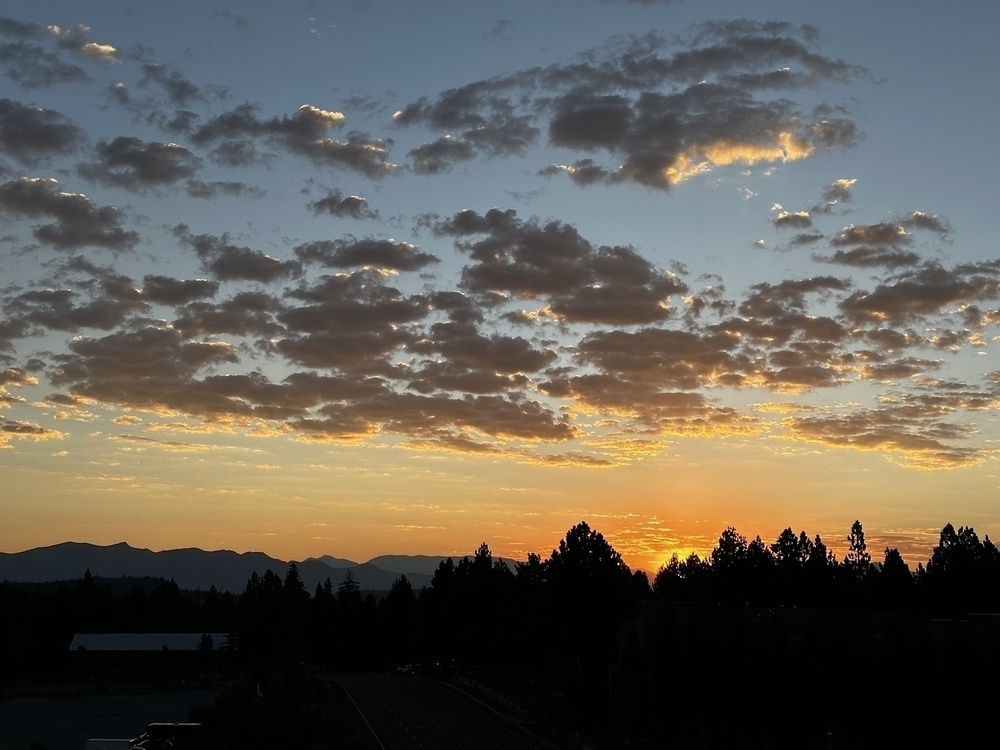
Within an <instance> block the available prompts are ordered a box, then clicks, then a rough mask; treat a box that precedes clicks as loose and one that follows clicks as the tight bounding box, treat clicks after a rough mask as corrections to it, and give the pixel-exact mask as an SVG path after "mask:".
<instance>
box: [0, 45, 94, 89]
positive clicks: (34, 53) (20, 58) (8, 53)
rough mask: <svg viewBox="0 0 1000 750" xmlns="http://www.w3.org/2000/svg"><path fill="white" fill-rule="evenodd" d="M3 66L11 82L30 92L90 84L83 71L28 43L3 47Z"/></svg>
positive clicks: (0, 59) (0, 47) (0, 53)
mask: <svg viewBox="0 0 1000 750" xmlns="http://www.w3.org/2000/svg"><path fill="white" fill-rule="evenodd" d="M0 65H3V66H4V68H5V71H4V72H5V73H6V74H7V77H8V78H10V79H11V80H13V81H15V82H17V83H18V84H20V85H21V86H23V87H24V88H26V89H38V88H46V87H49V86H55V85H57V84H61V83H82V82H85V81H89V80H90V76H88V75H87V74H86V72H84V70H83V69H82V68H80V67H78V66H76V65H73V64H71V63H67V62H65V61H63V60H62V59H60V57H59V56H58V55H56V54H54V53H52V52H46V51H45V50H44V49H42V48H41V47H39V46H38V45H36V44H29V43H27V42H4V43H0Z"/></svg>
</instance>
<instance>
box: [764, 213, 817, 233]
mask: <svg viewBox="0 0 1000 750" xmlns="http://www.w3.org/2000/svg"><path fill="white" fill-rule="evenodd" d="M772 221H773V223H774V226H775V227H777V228H779V229H781V228H784V227H790V228H792V229H807V228H808V227H811V226H812V223H813V222H812V217H811V216H810V215H809V212H808V211H796V212H795V213H789V212H788V211H782V212H781V213H779V214H778V215H777V216H775V217H774V219H772Z"/></svg>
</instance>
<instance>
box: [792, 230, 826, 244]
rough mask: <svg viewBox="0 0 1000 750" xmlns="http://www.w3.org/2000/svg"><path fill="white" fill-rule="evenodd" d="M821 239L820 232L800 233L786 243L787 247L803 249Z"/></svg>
mask: <svg viewBox="0 0 1000 750" xmlns="http://www.w3.org/2000/svg"><path fill="white" fill-rule="evenodd" d="M822 239H823V235H822V233H820V232H802V233H800V234H797V235H795V236H794V237H792V239H790V240H789V241H788V245H789V246H791V247H805V246H806V245H812V244H815V243H817V242H819V241H820V240H822Z"/></svg>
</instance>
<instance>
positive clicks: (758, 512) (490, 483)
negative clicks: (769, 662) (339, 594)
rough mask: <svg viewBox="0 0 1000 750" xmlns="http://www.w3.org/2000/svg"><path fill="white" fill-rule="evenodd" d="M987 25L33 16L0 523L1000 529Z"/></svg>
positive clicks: (9, 74) (337, 9)
mask: <svg viewBox="0 0 1000 750" xmlns="http://www.w3.org/2000/svg"><path fill="white" fill-rule="evenodd" d="M4 14H6V15H4ZM748 14H752V15H748ZM997 28H1000V5H998V4H997V3H995V2H986V1H984V2H971V1H970V2H967V3H963V4H962V6H961V10H960V11H954V12H951V13H947V14H946V13H944V12H942V10H941V6H940V4H938V3H930V2H909V3H905V4H904V3H895V2H886V3H871V2H860V1H856V0H846V1H845V2H841V3H836V4H834V3H822V4H820V3H802V2H780V1H777V0H776V1H773V2H761V3H754V4H747V3H746V2H737V1H735V0H732V1H727V0H718V1H713V0H704V1H699V2H694V0H687V1H686V2H685V1H683V0H676V1H675V2H669V1H667V2H665V1H663V0H659V1H658V0H644V1H641V0H640V1H631V2H629V1H626V0H605V1H604V2H599V1H598V0H555V1H553V2H545V3H539V2H503V1H497V2H490V3H470V2H467V1H466V0H426V1H425V2H420V3H413V2H403V1H402V0H397V1H394V2H390V1H389V0H368V1H363V2H355V3H350V2H338V3H333V2H320V1H319V0H314V1H312V2H296V1H294V0H292V1H290V2H282V3H271V2H241V3H238V4H232V5H228V6H227V5H217V4H213V3H204V2H175V3H161V4H154V3H133V2H110V1H104V0H97V1H94V2H70V1H68V0H63V1H62V2H49V1H47V0H39V1H37V2H32V3H31V4H28V3H9V4H7V6H6V7H5V9H4V11H3V13H0V472H2V489H0V550H3V551H7V552H15V551H20V550H23V549H28V548H32V547H38V546H44V545H48V544H55V543H59V542H62V541H68V540H72V541H86V542H92V543H96V544H112V543H116V542H120V541H125V542H128V543H129V544H132V545H133V546H138V547H148V548H151V549H170V548H176V547H188V546H194V547H202V548H204V549H233V550H237V551H249V550H259V551H264V552H267V553H269V554H271V555H274V556H276V557H279V558H282V559H304V558H306V557H310V556H320V555H324V554H329V555H334V556H337V557H344V558H350V559H353V560H357V561H364V560H367V559H369V558H371V557H374V556H376V555H379V554H386V553H396V554H435V555H437V554H442V555H444V554H452V555H464V554H471V553H472V552H473V551H474V550H475V549H476V548H477V547H478V546H479V544H480V543H481V542H484V541H485V542H486V543H487V544H488V545H489V546H490V548H491V550H492V551H493V553H494V555H498V556H504V557H508V558H514V559H523V558H524V557H525V556H526V555H527V554H528V553H529V552H538V553H540V554H541V555H542V556H543V557H545V556H547V554H548V553H549V552H550V551H551V549H552V548H554V547H555V546H557V545H558V541H559V540H560V539H561V538H562V537H563V536H564V535H565V532H566V531H567V530H568V529H569V528H570V527H571V526H573V525H575V524H576V523H578V522H580V521H586V522H587V523H589V524H590V526H591V527H592V528H595V529H597V530H599V531H601V532H602V533H603V534H604V536H605V537H606V538H607V539H608V540H609V541H610V542H611V543H612V544H613V545H614V546H615V548H616V549H617V550H618V551H619V552H621V553H622V555H623V556H624V558H625V560H626V561H627V562H629V564H631V565H633V566H634V567H641V568H644V569H646V570H650V571H655V570H656V569H657V568H658V567H659V565H661V564H662V563H664V562H666V561H667V560H669V558H670V556H671V554H674V553H677V554H679V555H680V556H681V557H682V558H683V557H684V556H686V555H687V554H688V553H690V552H692V551H694V552H697V553H699V554H702V555H704V554H705V553H707V552H708V551H709V550H711V548H712V547H713V546H714V543H715V541H716V540H717V539H718V536H719V533H720V532H721V531H722V530H723V529H725V528H726V527H728V526H734V527H736V528H737V529H738V530H739V531H740V532H741V533H742V534H744V535H745V536H747V537H749V538H753V537H754V536H757V535H760V536H761V537H762V539H763V540H764V541H765V542H771V541H773V540H774V539H775V538H776V537H777V536H778V534H779V533H780V532H781V531H782V530H783V529H784V528H786V527H791V528H792V529H793V530H794V531H796V532H798V531H800V530H805V531H806V532H807V534H809V535H810V536H814V535H816V534H820V535H821V536H822V538H823V539H824V541H825V542H826V543H827V545H828V546H829V547H830V548H831V549H833V550H835V551H838V550H842V549H844V547H846V542H845V538H846V535H847V534H848V532H849V530H850V527H851V524H852V522H853V521H854V520H855V519H858V520H861V521H862V523H863V525H864V528H865V531H866V536H867V541H868V546H869V549H870V550H871V551H872V552H873V556H874V557H875V559H881V552H882V550H883V549H884V548H885V547H896V548H898V549H899V550H900V552H902V553H903V556H904V558H905V559H906V560H907V562H908V563H909V564H910V565H911V567H912V568H915V567H916V564H917V563H918V562H924V561H926V559H927V557H928V556H929V554H930V550H931V547H932V546H933V545H934V544H935V543H936V541H937V539H938V535H939V533H940V530H941V528H942V527H943V526H944V525H945V524H947V523H953V524H954V525H955V526H959V525H967V526H973V527H974V528H975V529H976V530H977V532H978V533H979V535H980V536H981V537H982V536H985V535H987V534H992V535H993V537H994V538H995V537H996V535H997V534H1000V508H998V499H1000V478H998V476H1000V463H998V457H1000V453H998V450H1000V443H998V441H1000V421H998V406H1000V356H998V346H1000V251H998V248H997V241H996V235H997V226H996V224H997V219H996V206H995V204H996V198H997V189H996V184H997V183H996V170H997V166H998V165H1000V141H998V140H997V138H996V133H997V132H1000V97H998V96H997V93H996V81H997V80H1000V52H998V51H997V48H996V44H995V39H994V38H993V37H994V35H995V31H996V29H997Z"/></svg>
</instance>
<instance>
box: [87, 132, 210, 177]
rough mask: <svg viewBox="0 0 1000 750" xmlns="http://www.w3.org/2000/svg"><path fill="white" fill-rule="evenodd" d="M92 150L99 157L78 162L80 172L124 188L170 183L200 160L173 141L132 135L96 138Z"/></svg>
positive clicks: (192, 170)
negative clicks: (112, 138)
mask: <svg viewBox="0 0 1000 750" xmlns="http://www.w3.org/2000/svg"><path fill="white" fill-rule="evenodd" d="M96 151H97V156H98V158H99V159H100V161H97V162H91V163H88V164H80V165H78V167H77V169H78V170H79V172H80V174H81V175H83V176H84V177H87V178H88V179H92V180H95V181H97V182H102V183H104V184H108V185H115V186H117V187H122V188H126V189H128V190H145V189H148V188H153V187H160V186H165V185H172V184H174V183H176V182H179V181H181V180H185V179H187V178H189V177H191V176H193V175H194V174H195V173H196V172H197V171H198V167H199V165H200V164H201V159H199V158H198V157H197V156H195V155H194V154H192V153H191V152H190V151H189V150H188V149H186V148H184V147H183V146H178V145H177V144H176V143H155V142H149V141H143V140H140V139H139V138H135V137H134V136H119V137H117V138H115V139H114V140H113V141H100V142H99V143H98V144H97V148H96Z"/></svg>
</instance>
